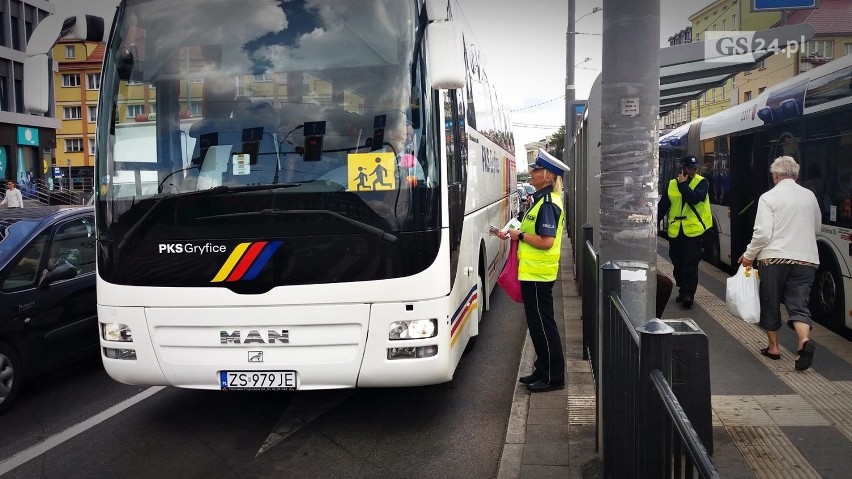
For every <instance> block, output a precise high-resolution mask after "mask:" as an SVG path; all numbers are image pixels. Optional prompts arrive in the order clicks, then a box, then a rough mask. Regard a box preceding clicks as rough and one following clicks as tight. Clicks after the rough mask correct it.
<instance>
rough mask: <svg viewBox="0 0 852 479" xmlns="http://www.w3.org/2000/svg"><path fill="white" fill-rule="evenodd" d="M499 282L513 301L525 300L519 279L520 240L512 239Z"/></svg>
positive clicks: (498, 278) (520, 301)
mask: <svg viewBox="0 0 852 479" xmlns="http://www.w3.org/2000/svg"><path fill="white" fill-rule="evenodd" d="M497 284H499V285H500V287H501V288H503V291H505V292H506V294H508V295H509V297H510V298H512V300H513V301H515V302H516V303H523V302H524V300H523V298H522V297H521V282H520V281H519V280H518V242H517V241H516V240H511V241H510V244H509V257H508V258H506V264H505V265H504V266H503V271H501V272H500V276H498V277H497Z"/></svg>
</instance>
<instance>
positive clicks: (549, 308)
mask: <svg viewBox="0 0 852 479" xmlns="http://www.w3.org/2000/svg"><path fill="white" fill-rule="evenodd" d="M529 170H530V184H531V185H533V186H534V187H535V189H536V191H535V193H533V205H532V206H531V207H530V209H529V210H527V212H526V214H524V215H523V218H522V219H521V227H520V229H517V230H509V232H508V234H503V233H500V234H498V236H501V237H502V238H506V237H511V238H512V239H513V240H517V241H518V280H520V283H521V296H522V297H523V300H524V312H525V313H526V317H527V328H529V331H530V339H531V340H532V343H533V347H534V348H535V356H536V359H535V362H534V363H533V366H534V369H533V371H532V373H531V374H530V375H528V376H523V377H521V378H520V379H519V381H520V382H521V383H522V384H525V385H526V386H527V389H529V391H530V392H545V391H553V390H555V389H563V388H564V387H565V356H564V354H563V352H562V341H561V339H560V338H559V329H558V328H557V326H556V319H555V318H554V311H553V284H554V283H555V282H556V277H557V274H558V273H559V256H560V252H561V249H560V247H561V244H562V232H563V230H564V225H565V216H564V215H563V214H562V212H563V211H564V208H563V206H562V175H564V174H565V172H566V171H568V167H567V166H566V165H565V163H563V162H561V161H559V160H558V159H557V158H554V157H553V156H552V155H550V154H548V153H547V152H546V151H544V150H542V149H539V151H538V158H537V159H536V161H535V163H533V164H532V165H530V166H529Z"/></svg>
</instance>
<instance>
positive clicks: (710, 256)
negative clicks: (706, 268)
mask: <svg viewBox="0 0 852 479" xmlns="http://www.w3.org/2000/svg"><path fill="white" fill-rule="evenodd" d="M704 235H705V236H704V241H703V243H704V261H706V262H708V263H710V264H712V265H713V266H719V262H720V261H721V258H720V256H721V253H720V249H719V230H717V229H716V228H711V229H709V230H707V232H706V233H704Z"/></svg>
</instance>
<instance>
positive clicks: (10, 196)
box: [0, 180, 24, 208]
mask: <svg viewBox="0 0 852 479" xmlns="http://www.w3.org/2000/svg"><path fill="white" fill-rule="evenodd" d="M0 206H5V207H6V208H23V207H24V198H23V197H22V196H21V190H19V189H18V188H16V185H15V182H14V181H13V180H8V181H7V182H6V197H5V198H3V201H0Z"/></svg>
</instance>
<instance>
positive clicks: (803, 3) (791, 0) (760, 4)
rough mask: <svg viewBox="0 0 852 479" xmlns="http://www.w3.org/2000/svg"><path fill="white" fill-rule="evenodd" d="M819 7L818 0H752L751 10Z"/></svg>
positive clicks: (763, 10) (764, 10)
mask: <svg viewBox="0 0 852 479" xmlns="http://www.w3.org/2000/svg"><path fill="white" fill-rule="evenodd" d="M808 8H819V0H752V3H751V11H752V12H766V11H770V10H798V9H808Z"/></svg>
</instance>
